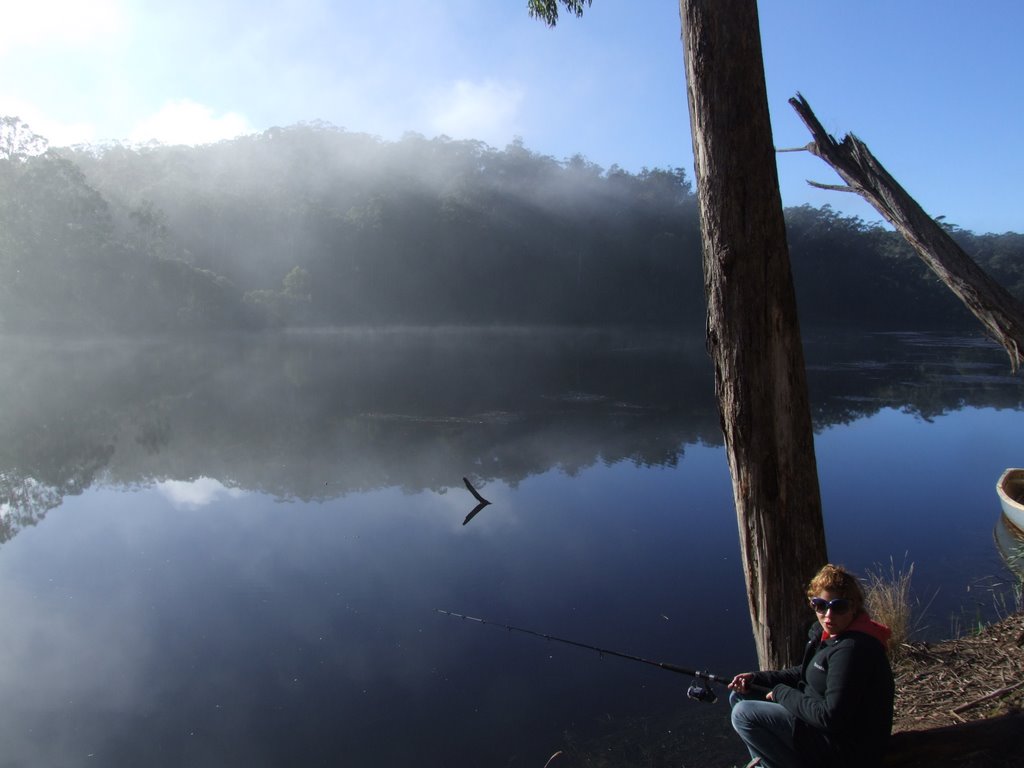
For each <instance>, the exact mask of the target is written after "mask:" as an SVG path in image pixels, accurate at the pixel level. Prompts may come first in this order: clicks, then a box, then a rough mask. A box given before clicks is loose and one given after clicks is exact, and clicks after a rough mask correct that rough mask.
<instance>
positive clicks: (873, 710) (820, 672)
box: [751, 622, 895, 768]
mask: <svg viewBox="0 0 1024 768" xmlns="http://www.w3.org/2000/svg"><path fill="white" fill-rule="evenodd" d="M821 635H822V630H821V626H820V625H819V624H818V623H817V622H815V624H814V625H813V626H812V627H811V629H810V631H809V632H808V638H809V639H808V641H807V647H806V648H805V649H804V658H803V663H801V664H800V665H799V666H795V667H790V668H789V669H783V670H778V671H772V672H757V673H755V674H754V678H753V680H752V681H751V682H752V683H754V684H755V685H761V686H765V687H770V688H772V693H773V698H774V699H775V701H777V702H778V703H779V704H781V705H782V706H784V707H785V708H786V709H787V710H788V711H789V712H790V713H792V714H793V715H794V717H795V718H796V725H795V730H794V734H793V739H794V743H795V744H796V748H797V750H798V751H799V752H800V753H801V755H802V756H803V757H804V765H805V766H806V767H807V768H817V767H818V766H825V765H828V766H830V767H832V768H834V767H835V766H845V765H851V766H853V765H856V766H875V765H880V764H881V762H882V757H883V755H884V754H885V748H886V744H887V742H888V740H889V733H890V732H891V731H892V713H893V697H894V695H895V685H894V683H893V677H892V669H891V668H890V667H889V659H888V657H887V655H886V652H885V647H884V646H883V645H882V643H881V642H880V641H879V640H878V639H877V638H875V637H872V636H871V635H869V634H866V633H864V632H857V631H851V630H848V631H846V632H843V633H842V634H840V635H838V636H837V637H830V638H829V639H828V640H824V641H823V640H822V639H821Z"/></svg>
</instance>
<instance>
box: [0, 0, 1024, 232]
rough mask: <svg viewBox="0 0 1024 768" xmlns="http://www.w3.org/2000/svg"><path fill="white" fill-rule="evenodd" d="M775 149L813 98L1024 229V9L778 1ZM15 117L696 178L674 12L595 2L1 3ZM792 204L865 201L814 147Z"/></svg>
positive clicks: (636, 3)
mask: <svg viewBox="0 0 1024 768" xmlns="http://www.w3.org/2000/svg"><path fill="white" fill-rule="evenodd" d="M759 8H760V15H761V32H762V39H763V41H764V56H765V66H766V73H767V82H768V93H769V101H770V104H769V106H770V109H771V112H772V121H773V131H774V135H775V144H776V146H777V147H793V146H802V145H804V144H806V143H807V141H808V140H809V136H808V134H807V131H806V129H805V128H804V126H803V124H802V123H801V122H800V120H799V119H798V118H797V117H796V114H795V113H794V112H793V111H792V108H791V107H790V106H789V105H788V104H787V99H788V98H789V97H791V96H792V95H794V94H795V93H796V92H797V91H799V92H801V93H803V94H804V95H805V96H806V97H807V99H808V100H809V101H810V103H811V106H812V107H813V109H814V110H815V112H816V113H817V114H818V116H819V118H820V119H821V121H822V122H823V124H824V125H825V126H826V128H827V129H828V130H829V131H831V132H832V133H833V134H834V135H836V136H837V137H839V136H841V135H843V134H845V133H847V132H853V133H855V134H857V135H858V136H859V137H860V138H861V139H863V140H864V141H865V142H866V143H867V144H868V146H869V147H870V148H871V150H872V151H873V152H874V154H875V155H876V157H878V159H879V160H880V161H881V162H882V163H883V164H884V165H885V166H886V167H887V168H888V169H889V170H890V172H891V173H892V174H893V175H894V176H895V177H896V179H897V180H898V181H900V182H901V183H902V184H903V186H904V187H905V188H906V189H907V190H908V191H909V192H910V193H911V194H912V195H913V196H915V197H916V198H917V200H918V201H919V202H920V203H921V204H922V205H923V207H924V208H925V210H926V211H928V212H929V213H930V214H931V215H933V216H939V215H944V216H946V217H947V219H948V220H949V221H952V222H954V223H956V224H958V225H960V226H962V227H964V228H966V229H972V230H974V231H976V232H989V231H992V232H1003V231H1007V230H1011V231H1018V232H1020V231H1024V208H1022V206H1021V205H1020V202H1019V201H1020V197H1019V195H1018V194H1017V192H1016V189H1015V185H1016V182H1017V180H1018V179H1020V178H1021V177H1022V176H1024V152H1022V150H1021V148H1020V143H1019V136H1020V134H1021V129H1022V124H1024V100H1022V98H1021V96H1022V95H1024V93H1022V92H1024V88H1022V86H1021V85H1020V81H1021V75H1022V74H1024V53H1022V51H1024V46H1021V45H1020V43H1019V39H1018V38H1019V35H1020V31H1021V29H1024V3H1020V2H1019V0H985V1H984V2H979V3H970V4H968V3H965V2H963V1H962V0H927V2H926V1H925V0H857V1H856V2H849V1H847V2H834V1H833V0H786V1H785V2H783V1H782V0H765V1H763V2H761V3H760V4H759ZM0 14H2V18H4V19H5V23H4V24H3V26H2V27H0V114H13V115H17V116H19V117H21V118H22V119H23V120H26V121H27V122H28V123H29V124H30V125H31V126H32V127H33V129H35V130H36V131H37V132H39V133H42V134H43V135H45V136H47V137H48V138H49V139H50V140H51V143H53V144H56V145H62V144H70V143H76V142H82V141H102V140H109V139H127V140H135V141H141V140H146V139H151V138H156V139H159V140H162V141H165V142H184V143H203V142H209V141H216V140H219V139H222V138H229V137H231V136H235V135H238V134H241V133H252V132H258V131H262V130H264V129H266V128H269V127H271V126H274V125H279V126H283V125H290V124H293V123H296V122H300V121H311V120H318V119H319V120H326V121H328V122H331V123H333V124H335V125H338V126H341V127H344V128H346V129H348V130H351V131H360V132H366V133H371V134H375V135H377V136H380V137H381V138H383V139H398V138H400V137H401V136H402V135H403V133H405V132H406V131H415V132H418V133H421V134H423V135H426V136H428V137H433V136H437V135H441V134H444V135H448V136H451V137H452V138H457V139H463V138H469V139H478V140H481V141H484V142H486V143H487V144H489V145H491V146H493V147H496V148H499V149H500V148H503V147H504V146H505V145H506V144H508V142H509V141H510V140H512V139H513V138H514V137H516V136H519V137H522V139H523V141H524V143H525V145H526V146H527V147H528V148H530V149H531V150H533V151H535V152H539V153H542V154H546V155H551V156H553V157H555V158H556V159H564V158H567V157H570V156H572V155H573V154H576V153H580V154H583V155H584V156H586V157H587V158H588V159H590V160H591V161H593V162H595V163H597V164H598V165H601V166H602V167H604V168H608V167H609V166H611V165H612V164H618V165H620V166H622V167H623V168H626V169H627V170H631V171H636V170H639V169H640V168H642V167H644V166H647V167H663V168H664V167H680V166H681V167H683V168H685V169H686V171H687V173H688V174H690V175H691V177H692V158H691V145H690V134H689V119H688V116H687V109H686V91H685V83H684V78H683V65H682V47H681V44H680V35H679V11H678V3H677V2H676V0H595V2H594V5H593V7H592V8H591V9H590V10H589V11H588V12H587V14H586V15H585V16H584V18H583V19H580V20H577V19H575V18H571V17H566V18H564V19H563V20H562V22H561V23H560V24H559V25H558V27H557V28H556V29H554V30H549V29H547V28H546V27H544V26H543V25H542V24H541V23H540V22H538V21H535V20H532V19H530V18H529V17H528V16H527V13H526V0H434V1H433V2H428V1H427V0H388V1H387V2H366V1H365V0H358V1H357V0H288V1H287V2H285V1H284V0H281V1H280V2H272V1H271V0H245V2H242V1H241V0H178V2H174V3H167V2H155V1H154V0H90V2H89V3H82V2H80V1H79V0H34V2H32V3H26V2H24V0H0ZM778 163H779V175H780V183H781V187H782V195H783V202H784V204H786V205H800V204H802V203H810V204H812V205H822V204H825V203H829V204H831V205H832V206H833V207H834V208H836V209H837V210H839V211H842V212H844V213H848V214H852V215H857V216H860V217H862V218H864V219H866V220H869V221H874V220H877V219H878V216H877V214H876V213H875V211H874V210H873V209H871V208H870V207H869V206H867V204H866V203H863V202H862V201H861V200H860V199H859V198H857V197H855V196H853V195H849V194H842V193H836V192H824V191H818V190H814V189H812V188H810V187H809V186H808V185H807V184H806V183H805V180H806V179H814V180H817V181H823V182H827V183H835V182H837V181H838V179H837V178H836V177H835V175H834V174H833V172H832V171H831V169H829V168H828V167H827V166H825V165H824V164H823V163H822V162H821V161H820V160H818V159H817V158H814V157H813V156H810V155H808V154H806V153H792V154H782V155H779V156H778Z"/></svg>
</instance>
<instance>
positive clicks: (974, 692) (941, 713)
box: [893, 613, 1024, 732]
mask: <svg viewBox="0 0 1024 768" xmlns="http://www.w3.org/2000/svg"><path fill="white" fill-rule="evenodd" d="M1022 646H1024V613H1017V614H1014V615H1013V616H1010V617H1009V618H1007V619H1004V620H1003V621H1000V622H999V623H997V624H992V625H990V626H988V627H986V628H985V629H984V630H982V631H981V632H980V633H978V634H976V635H972V636H970V637H964V638H960V639H958V640H947V641H944V642H941V643H934V644H930V643H911V644H909V645H904V646H903V647H902V648H900V649H898V651H897V656H896V659H895V660H894V662H893V674H894V675H895V677H896V719H895V722H894V724H893V731H894V732H899V731H907V730H921V729H925V728H934V727H938V726H943V725H953V724H956V723H966V722H969V721H971V720H980V719H982V718H988V717H995V716H997V715H1001V714H1005V713H1007V712H1010V711H1013V710H1015V709H1017V710H1019V709H1021V708H1022V706H1024V647H1022Z"/></svg>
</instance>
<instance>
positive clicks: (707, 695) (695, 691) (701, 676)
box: [434, 608, 768, 704]
mask: <svg viewBox="0 0 1024 768" xmlns="http://www.w3.org/2000/svg"><path fill="white" fill-rule="evenodd" d="M434 610H436V611H437V612H438V613H440V614H443V615H445V616H451V617H452V618H454V619H464V620H466V621H472V622H475V623H477V624H485V625H487V626H490V627H500V628H501V629H504V630H506V631H508V632H519V633H521V634H524V635H531V636H532V637H537V638H540V639H541V640H549V641H551V642H554V643H563V644H565V645H572V646H575V647H576V648H583V649H586V650H588V651H597V653H598V654H599V655H601V656H617V657H618V658H620V659H626V660H628V661H636V662H639V663H641V664H648V665H650V666H652V667H657V668H658V669H664V670H665V671H667V672H675V673H676V674H679V675H687V676H688V677H692V678H694V682H693V684H691V685H690V687H689V688H688V689H687V691H686V695H687V696H688V697H690V698H691V699H694V700H696V701H703V702H706V703H709V704H713V703H714V702H715V701H717V700H718V697H717V696H716V695H715V692H714V690H713V689H712V688H710V687H708V686H702V685H698V684H697V682H696V681H697V680H707V681H708V682H710V683H718V684H719V685H724V686H728V685H729V683H731V682H732V678H731V677H722V676H721V675H715V674H712V673H711V672H706V671H701V670H697V669H687V668H686V667H680V666H679V665H677V664H670V663H668V662H667V661H654V660H652V659H645V658H643V657H642V656H634V655H633V654H631V653H623V652H622V651H613V650H610V649H608V648H601V647H599V646H596V645H590V644H589V643H581V642H578V641H576V640H567V639H566V638H564V637H556V636H555V635H549V634H546V633H544V632H536V631H534V630H532V629H524V628H523V627H515V626H512V625H511V624H500V623H498V622H495V621H487V620H486V619H481V618H478V617H476V616H466V615H465V614H462V613H454V612H452V611H444V610H441V609H440V608H435V609H434ZM748 690H752V691H758V692H763V693H765V692H767V691H768V689H767V688H762V687H761V686H754V685H749V686H748Z"/></svg>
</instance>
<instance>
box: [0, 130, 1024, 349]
mask: <svg viewBox="0 0 1024 768" xmlns="http://www.w3.org/2000/svg"><path fill="white" fill-rule="evenodd" d="M786 215H787V225H788V234H789V243H790V251H791V257H792V262H793V271H794V280H795V283H796V288H797V293H798V302H799V308H800V316H801V321H802V323H804V324H805V325H830V326H846V327H857V328H864V327H875V328H928V327H945V328H948V327H963V328H971V327H973V320H972V318H971V317H970V316H969V315H968V314H967V312H966V310H964V309H963V308H962V306H961V305H960V303H959V302H958V301H957V300H956V299H954V298H953V297H952V296H951V295H949V292H948V290H947V289H946V288H945V287H944V286H942V285H941V284H939V283H938V281H937V280H935V279H934V278H933V277H931V276H930V273H928V272H927V270H926V269H925V268H924V266H923V265H922V263H921V261H920V260H919V259H918V258H917V257H916V256H915V255H914V254H913V253H912V252H911V250H910V249H909V247H908V246H907V245H906V244H905V243H904V242H903V241H902V240H901V239H900V238H899V237H898V236H897V235H895V234H894V233H892V232H891V231H889V230H886V229H883V228H882V227H880V226H878V225H874V224H865V223H864V222H863V221H861V220H860V219H858V218H856V217H847V216H843V215H841V214H839V213H837V212H835V211H833V210H832V209H831V208H829V207H828V206H825V207H823V208H812V207H810V206H802V207H799V208H792V209H789V210H788V211H787V212H786ZM950 231H951V232H952V234H953V236H954V237H955V238H957V239H958V240H959V241H960V242H961V244H962V245H963V246H964V247H965V249H966V250H967V251H968V252H969V253H973V254H975V255H976V257H977V259H978V260H979V262H980V263H981V265H982V267H983V268H985V269H987V270H988V271H990V272H991V273H992V274H993V275H994V276H995V277H996V278H997V279H998V280H1000V282H1002V283H1003V284H1004V285H1006V286H1007V287H1008V288H1009V289H1010V290H1011V291H1012V292H1014V293H1016V294H1017V295H1018V296H1024V256H1022V255H1024V236H1021V235H1016V234H1013V233H1005V234H1003V235H992V234H987V235H974V234H972V233H970V232H965V231H963V230H959V229H957V228H955V227H952V228H951V230H950ZM282 277H283V279H282ZM703 322H704V299H703V277H702V274H701V264H700V235H699V225H698V219H697V211H696V202H695V198H694V195H693V191H692V187H691V184H690V181H689V179H688V178H687V176H686V174H685V172H684V171H683V169H681V168H674V169H658V168H656V169H648V168H644V169H642V170H641V171H639V172H636V173H633V172H629V171H626V170H625V169H622V168H620V167H619V166H615V165H613V166H612V167H611V168H609V169H608V170H604V169H602V168H601V167H600V166H598V165H596V164H595V163H592V162H590V161H589V160H587V158H585V157H583V156H582V155H574V156H572V157H570V158H568V159H566V160H564V161H559V160H556V159H555V158H552V157H549V156H546V155H542V154H538V153H535V152H532V151H530V150H529V149H528V148H526V147H525V146H524V145H523V142H522V140H520V139H516V140H514V141H513V142H512V143H511V144H509V145H508V146H507V147H505V148H504V149H502V150H498V149H495V148H492V147H489V146H487V145H486V144H483V143H481V142H475V141H453V140H451V139H448V138H446V137H440V138H436V139H426V138H424V137H423V136H420V135H417V134H408V135H407V136H405V137H403V138H402V140H400V141H397V142H384V141H381V140H380V139H377V138H374V137H371V136H367V135H365V134H358V133H350V132H347V131H344V130H341V129H338V128H334V127H331V126H326V125H322V124H316V125H298V126H291V127H288V128H275V129H272V130H269V131H267V132H265V133H264V134H262V135H259V136H249V137H245V138H241V139H237V140H234V141H230V142H221V143H219V144H215V145H209V146H205V147H197V148H188V147H147V148H143V149H129V148H127V147H123V146H111V147H105V148H100V149H83V148H78V149H74V150H62V151H61V154H57V153H55V152H53V151H51V152H49V153H45V154H43V155H39V156H28V157H25V158H20V159H18V160H0V330H9V331H10V330H25V331H28V330H31V331H76V332H82V331H85V332H89V331H105V330H118V331H151V330H168V331H174V330H190V331H194V330H199V329H204V328H253V327H260V326H261V325H263V324H265V323H271V324H302V325H307V324H319V325H339V324H352V323H359V324H382V323H405V324H435V323H446V324H452V323H460V324H465V323H475V324H481V323H485V324H490V323H515V324H527V323H534V324H559V325H564V324H590V325H594V324H623V323H627V324H671V325H674V326H689V327H695V328H699V327H702V326H703Z"/></svg>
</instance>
